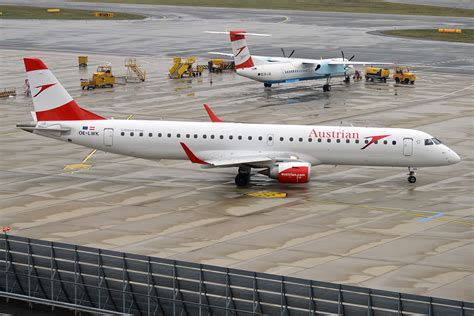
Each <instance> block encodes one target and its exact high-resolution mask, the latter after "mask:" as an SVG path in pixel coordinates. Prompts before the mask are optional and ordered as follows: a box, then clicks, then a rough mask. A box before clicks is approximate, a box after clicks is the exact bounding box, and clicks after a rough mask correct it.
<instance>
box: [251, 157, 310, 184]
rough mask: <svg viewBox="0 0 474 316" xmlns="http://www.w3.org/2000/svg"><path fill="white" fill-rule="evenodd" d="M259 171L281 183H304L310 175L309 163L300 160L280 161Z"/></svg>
mask: <svg viewBox="0 0 474 316" xmlns="http://www.w3.org/2000/svg"><path fill="white" fill-rule="evenodd" d="M260 173H261V174H264V175H267V176H269V177H270V178H272V179H277V180H278V182H281V183H305V182H308V181H309V179H310V176H311V164H310V163H308V162H300V161H298V162H281V163H279V164H277V165H274V166H272V167H270V168H269V169H266V170H263V171H261V172H260Z"/></svg>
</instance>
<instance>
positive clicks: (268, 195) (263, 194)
mask: <svg viewBox="0 0 474 316" xmlns="http://www.w3.org/2000/svg"><path fill="white" fill-rule="evenodd" d="M244 195H246V196H252V197H259V198H264V199H283V198H286V196H287V193H286V192H271V191H258V192H252V193H247V194H244Z"/></svg>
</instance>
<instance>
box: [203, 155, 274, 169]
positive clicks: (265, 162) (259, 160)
mask: <svg viewBox="0 0 474 316" xmlns="http://www.w3.org/2000/svg"><path fill="white" fill-rule="evenodd" d="M206 162H207V165H206V166H205V168H224V167H235V166H240V165H252V166H270V165H272V164H273V163H274V162H275V160H274V159H272V158H270V157H267V156H237V157H222V158H221V159H215V160H207V161H206Z"/></svg>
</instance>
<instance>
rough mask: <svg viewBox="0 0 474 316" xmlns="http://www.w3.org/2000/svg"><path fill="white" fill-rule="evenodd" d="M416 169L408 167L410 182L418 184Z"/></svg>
mask: <svg viewBox="0 0 474 316" xmlns="http://www.w3.org/2000/svg"><path fill="white" fill-rule="evenodd" d="M415 170H416V168H411V167H408V182H410V183H415V182H416V177H415V175H416V172H415Z"/></svg>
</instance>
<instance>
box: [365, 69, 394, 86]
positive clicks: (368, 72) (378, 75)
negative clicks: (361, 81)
mask: <svg viewBox="0 0 474 316" xmlns="http://www.w3.org/2000/svg"><path fill="white" fill-rule="evenodd" d="M364 76H365V81H369V80H370V81H374V80H380V81H383V82H387V79H388V78H389V77H390V69H388V68H379V67H365V72H364Z"/></svg>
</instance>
